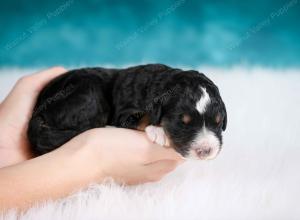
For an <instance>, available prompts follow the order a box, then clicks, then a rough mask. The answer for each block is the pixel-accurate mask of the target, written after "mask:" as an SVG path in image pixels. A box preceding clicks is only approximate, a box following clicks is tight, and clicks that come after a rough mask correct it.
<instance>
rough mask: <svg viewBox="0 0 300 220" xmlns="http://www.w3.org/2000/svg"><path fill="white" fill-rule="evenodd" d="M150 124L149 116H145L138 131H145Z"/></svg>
mask: <svg viewBox="0 0 300 220" xmlns="http://www.w3.org/2000/svg"><path fill="white" fill-rule="evenodd" d="M149 124H150V118H149V115H148V114H145V115H144V116H143V117H142V118H141V119H140V121H139V124H138V126H137V128H136V129H137V130H139V131H145V128H146V127H147V126H148V125H149Z"/></svg>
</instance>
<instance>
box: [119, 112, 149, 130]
mask: <svg viewBox="0 0 300 220" xmlns="http://www.w3.org/2000/svg"><path fill="white" fill-rule="evenodd" d="M144 114H145V112H143V111H141V110H138V109H135V108H128V109H126V110H125V111H121V112H119V114H118V116H117V117H116V118H115V120H114V125H115V126H117V127H121V128H131V129H136V128H137V126H138V124H139V121H140V119H141V118H142V117H143V116H144Z"/></svg>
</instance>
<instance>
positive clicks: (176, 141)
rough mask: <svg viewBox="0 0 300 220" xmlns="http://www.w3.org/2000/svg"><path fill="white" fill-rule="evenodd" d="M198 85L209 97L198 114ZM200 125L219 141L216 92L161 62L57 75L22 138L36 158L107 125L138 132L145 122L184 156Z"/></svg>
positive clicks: (199, 77) (197, 76)
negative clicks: (196, 105)
mask: <svg viewBox="0 0 300 220" xmlns="http://www.w3.org/2000/svg"><path fill="white" fill-rule="evenodd" d="M199 86H202V87H205V88H206V91H207V92H208V94H209V95H210V98H211V104H210V105H209V106H208V109H207V111H206V112H205V113H204V114H203V115H201V114H199V112H197V111H196V110H195V108H194V106H195V103H196V102H197V100H199V99H200V98H201V96H202V95H203V94H202V91H201V89H199ZM217 115H219V117H221V120H220V121H219V122H218V123H216V121H215V118H216V116H217ZM185 116H188V118H189V120H188V122H187V121H184V120H183V117H185ZM141 123H145V124H144V125H141ZM204 123H205V125H206V127H208V128H209V129H210V130H211V131H213V132H214V133H215V135H216V136H217V137H218V138H219V140H220V142H221V143H222V134H221V133H222V130H225V128H226V124H227V115H226V109H225V105H224V103H223V101H222V99H221V97H220V94H219V90H218V88H217V87H216V86H215V85H214V83H213V82H212V81H211V80H209V79H208V78H207V77H206V76H205V75H204V74H201V73H198V72H197V71H192V70H191V71H183V70H181V69H174V68H171V67H168V66H165V65H161V64H149V65H141V66H136V67H131V68H127V69H105V68H85V69H78V70H72V71H69V72H67V73H65V74H63V75H61V76H59V77H57V78H56V79H54V80H53V81H51V82H50V83H49V84H48V85H47V86H46V87H45V88H44V89H43V90H42V92H41V93H40V95H39V97H38V100H37V103H36V106H35V109H34V112H33V115H32V118H31V120H30V123H29V128H28V138H29V141H30V143H31V145H32V150H33V152H34V153H35V154H36V155H41V154H44V153H47V152H49V151H51V150H54V149H56V148H57V147H59V146H61V145H63V144H64V143H65V142H67V141H68V140H70V139H71V138H73V137H74V136H76V135H78V134H79V133H82V132H84V131H86V130H88V129H91V128H97V127H104V126H106V125H112V126H116V127H124V128H131V129H141V130H143V128H144V127H145V126H146V125H148V124H151V125H157V126H162V127H163V128H164V130H165V132H166V134H167V136H168V137H169V138H170V140H171V143H172V145H173V146H174V148H175V149H176V150H177V151H178V152H179V153H181V154H182V155H184V156H185V155H186V154H187V153H188V151H189V147H190V144H191V142H192V141H193V139H194V138H195V135H196V134H197V131H199V129H201V127H202V126H203V124H204ZM141 127H142V128H141Z"/></svg>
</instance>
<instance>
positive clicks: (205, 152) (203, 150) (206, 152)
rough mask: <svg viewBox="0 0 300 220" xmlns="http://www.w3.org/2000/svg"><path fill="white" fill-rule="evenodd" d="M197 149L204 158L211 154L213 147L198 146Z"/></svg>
mask: <svg viewBox="0 0 300 220" xmlns="http://www.w3.org/2000/svg"><path fill="white" fill-rule="evenodd" d="M195 151H196V154H197V156H198V157H199V158H203V157H206V156H208V155H209V154H210V152H211V148H210V147H209V148H197V149H196V150H195Z"/></svg>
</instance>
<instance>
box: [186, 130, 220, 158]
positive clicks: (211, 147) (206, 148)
mask: <svg viewBox="0 0 300 220" xmlns="http://www.w3.org/2000/svg"><path fill="white" fill-rule="evenodd" d="M220 150H221V143H220V141H219V139H218V138H217V137H216V135H215V134H214V133H213V132H212V131H210V130H208V129H207V128H206V127H203V128H202V129H201V130H200V132H199V133H198V134H197V136H196V138H195V140H194V141H193V142H192V144H191V149H190V153H189V156H188V157H190V158H194V159H200V160H211V159H214V158H215V157H216V156H217V155H218V153H219V152H220Z"/></svg>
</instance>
